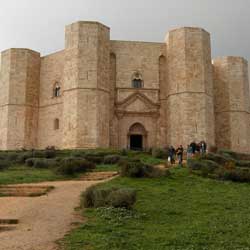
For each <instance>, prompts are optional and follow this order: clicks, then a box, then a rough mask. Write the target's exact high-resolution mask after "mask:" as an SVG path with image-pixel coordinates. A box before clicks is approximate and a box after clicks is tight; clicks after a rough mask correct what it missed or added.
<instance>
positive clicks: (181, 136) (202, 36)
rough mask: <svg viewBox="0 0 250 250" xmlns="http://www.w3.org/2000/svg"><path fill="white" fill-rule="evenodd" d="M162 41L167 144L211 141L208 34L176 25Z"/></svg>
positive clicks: (210, 77) (211, 92) (210, 73)
mask: <svg viewBox="0 0 250 250" xmlns="http://www.w3.org/2000/svg"><path fill="white" fill-rule="evenodd" d="M166 42H167V65H168V74H167V86H168V87H167V92H166V93H167V95H166V97H165V99H166V100H167V104H166V106H167V134H168V143H170V144H172V145H174V146H177V145H179V144H182V145H184V146H186V145H187V144H189V143H190V142H191V141H193V140H195V141H196V142H199V141H201V140H205V141H207V142H208V144H209V145H211V144H214V109H213V79H212V64H211V48H210V35H209V33H207V32H206V31H204V30H203V29H200V28H180V29H176V30H173V31H170V32H169V33H168V35H167V41H166Z"/></svg>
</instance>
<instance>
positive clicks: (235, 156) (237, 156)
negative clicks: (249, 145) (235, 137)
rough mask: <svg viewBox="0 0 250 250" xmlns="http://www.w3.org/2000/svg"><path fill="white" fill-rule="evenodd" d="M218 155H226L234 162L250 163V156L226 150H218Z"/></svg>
mask: <svg viewBox="0 0 250 250" xmlns="http://www.w3.org/2000/svg"><path fill="white" fill-rule="evenodd" d="M218 153H219V154H221V155H228V156H230V157H231V158H232V159H234V160H239V161H240V160H242V161H250V154H244V153H237V152H234V151H231V150H226V149H220V150H219V151H218Z"/></svg>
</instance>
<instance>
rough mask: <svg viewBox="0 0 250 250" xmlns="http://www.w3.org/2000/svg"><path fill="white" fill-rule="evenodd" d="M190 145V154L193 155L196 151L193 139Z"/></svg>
mask: <svg viewBox="0 0 250 250" xmlns="http://www.w3.org/2000/svg"><path fill="white" fill-rule="evenodd" d="M190 147H191V148H192V156H194V155H195V152H196V143H195V142H194V141H193V142H191V144H190Z"/></svg>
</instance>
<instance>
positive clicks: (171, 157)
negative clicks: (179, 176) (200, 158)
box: [168, 141, 207, 165]
mask: <svg viewBox="0 0 250 250" xmlns="http://www.w3.org/2000/svg"><path fill="white" fill-rule="evenodd" d="M206 152H207V144H206V142H205V141H201V142H200V143H196V142H195V141H193V142H191V143H190V144H189V145H187V149H186V153H187V159H189V158H192V157H193V156H194V155H197V154H205V153H206ZM183 155H184V148H183V146H182V145H180V146H179V147H178V148H177V149H175V148H174V147H173V146H170V147H169V148H168V162H169V163H171V164H174V163H175V158H176V157H177V160H178V164H179V165H182V162H183Z"/></svg>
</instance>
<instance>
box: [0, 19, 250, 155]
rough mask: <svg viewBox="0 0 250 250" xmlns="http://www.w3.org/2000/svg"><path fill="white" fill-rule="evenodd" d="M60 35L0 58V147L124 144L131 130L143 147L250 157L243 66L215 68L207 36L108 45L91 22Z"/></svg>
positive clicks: (180, 33) (238, 62)
mask: <svg viewBox="0 0 250 250" xmlns="http://www.w3.org/2000/svg"><path fill="white" fill-rule="evenodd" d="M65 33H66V34H65V49H64V50H63V51H59V52H57V53H54V54H51V55H48V56H44V57H40V54H39V53H37V52H34V51H31V50H28V49H10V50H7V51H4V52H2V53H1V60H0V61H1V68H0V69H1V73H0V88H1V91H0V150H6V149H20V148H39V149H43V148H46V147H47V146H56V147H57V148H97V147H104V148H105V147H114V148H127V147H130V143H131V140H130V138H131V136H132V135H137V134H138V135H141V136H142V139H143V141H142V144H143V147H147V148H150V147H164V146H167V145H173V146H178V145H179V144H183V145H184V146H186V145H187V144H188V143H190V142H191V141H194V140H195V141H197V142H199V141H201V140H205V141H207V142H208V144H209V145H212V144H215V143H216V144H217V145H218V146H219V147H226V148H231V149H234V150H237V151H242V152H243V151H244V152H246V151H247V152H250V141H249V140H250V134H249V133H250V132H248V131H250V127H249V126H250V125H249V124H250V115H249V114H250V96H249V85H248V72H247V63H246V61H245V60H244V59H242V58H234V57H227V58H223V59H216V60H215V61H214V63H213V65H212V62H211V48H210V35H209V33H207V32H206V31H205V30H203V29H201V28H188V27H185V28H179V29H175V30H172V31H170V32H169V33H168V35H167V39H166V42H165V43H150V42H132V41H131V42H128V41H111V40H110V30H109V28H108V27H106V26H104V25H103V24H100V23H98V22H76V23H73V24H71V25H68V26H66V31H65ZM134 83H136V84H140V85H141V88H135V85H134V86H133V84H134ZM135 128H137V129H135Z"/></svg>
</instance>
